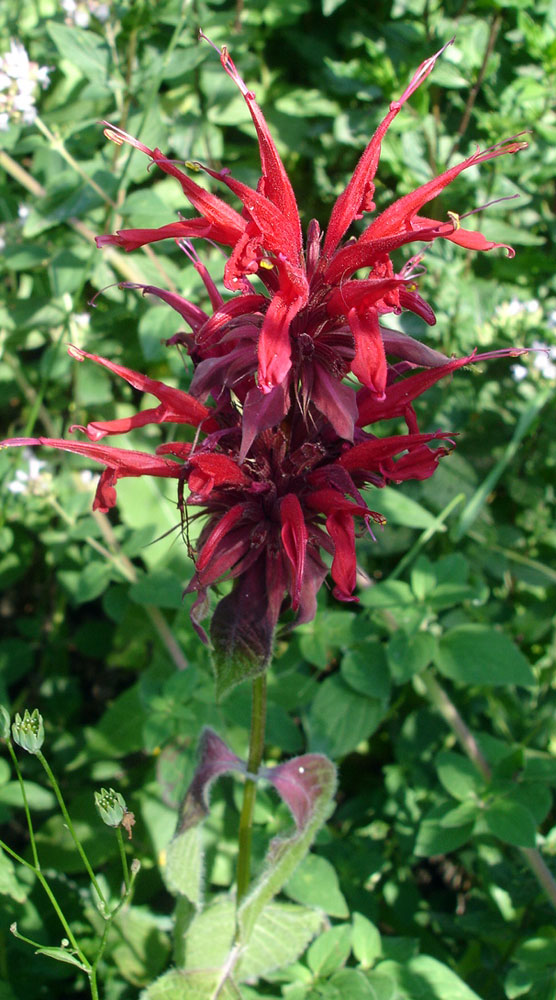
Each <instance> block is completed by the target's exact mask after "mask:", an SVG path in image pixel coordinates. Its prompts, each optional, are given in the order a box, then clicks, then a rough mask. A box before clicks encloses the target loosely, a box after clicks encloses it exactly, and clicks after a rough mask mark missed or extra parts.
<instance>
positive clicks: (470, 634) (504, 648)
mask: <svg viewBox="0 0 556 1000" xmlns="http://www.w3.org/2000/svg"><path fill="white" fill-rule="evenodd" d="M435 662H436V666H437V667H438V669H439V670H440V672H441V673H442V674H444V676H445V677H450V678H451V679H452V680H455V681H461V682H462V683H463V684H480V685H481V686H491V685H499V684H519V685H522V686H523V687H529V686H531V685H533V684H535V675H534V673H533V671H532V669H531V667H530V666H529V663H528V662H527V660H526V659H525V657H524V655H523V653H521V652H520V651H519V649H518V648H517V646H515V645H514V643H513V642H512V641H511V639H509V638H508V636H507V635H506V634H505V633H504V632H498V631H497V630H496V629H494V628H489V626H487V625H458V626H457V627H456V628H453V629H450V631H449V632H446V633H445V634H444V635H443V636H442V637H441V639H440V640H439V642H438V647H437V652H436V656H435Z"/></svg>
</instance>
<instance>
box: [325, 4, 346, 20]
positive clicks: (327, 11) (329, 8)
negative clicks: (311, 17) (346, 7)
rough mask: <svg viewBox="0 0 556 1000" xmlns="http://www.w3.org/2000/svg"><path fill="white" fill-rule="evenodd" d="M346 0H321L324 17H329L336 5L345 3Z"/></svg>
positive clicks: (336, 8)
mask: <svg viewBox="0 0 556 1000" xmlns="http://www.w3.org/2000/svg"><path fill="white" fill-rule="evenodd" d="M345 2H346V0H322V12H323V14H324V16H325V17H330V15H331V14H333V13H334V11H335V10H338V7H341V6H342V5H343V4H345Z"/></svg>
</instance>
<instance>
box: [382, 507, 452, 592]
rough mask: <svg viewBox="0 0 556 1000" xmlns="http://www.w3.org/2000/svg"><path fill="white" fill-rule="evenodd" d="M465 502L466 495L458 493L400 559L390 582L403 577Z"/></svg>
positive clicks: (390, 577)
mask: <svg viewBox="0 0 556 1000" xmlns="http://www.w3.org/2000/svg"><path fill="white" fill-rule="evenodd" d="M463 500H465V493H458V495H457V496H455V497H453V499H452V500H450V502H449V503H448V504H447V505H446V507H445V508H444V510H442V511H441V512H440V514H439V515H438V517H436V518H435V520H434V522H433V524H431V525H430V527H429V528H426V529H425V531H423V532H422V533H421V534H420V535H419V538H418V539H417V540H416V541H415V542H414V543H413V545H412V546H411V548H410V550H409V552H406V554H405V556H404V557H403V559H400V561H399V563H398V565H397V566H396V567H395V569H394V571H393V572H392V573H390V576H389V577H388V579H389V580H397V579H398V577H400V576H401V574H402V573H403V572H404V570H405V569H406V567H407V566H410V565H411V563H412V562H413V560H414V559H415V557H416V556H417V555H418V553H419V552H420V551H421V549H422V548H423V546H424V545H426V544H427V542H428V541H429V540H430V539H431V538H432V536H433V535H435V534H436V532H437V531H438V529H439V528H440V527H442V525H443V524H444V521H445V520H446V518H448V517H449V516H450V514H451V513H452V511H453V510H454V508H455V507H457V506H458V505H459V504H460V503H462V502H463Z"/></svg>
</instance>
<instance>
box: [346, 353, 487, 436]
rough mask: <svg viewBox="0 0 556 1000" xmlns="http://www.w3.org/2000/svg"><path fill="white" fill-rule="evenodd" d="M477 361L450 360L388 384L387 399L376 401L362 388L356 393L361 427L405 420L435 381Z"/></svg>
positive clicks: (468, 358) (470, 358)
mask: <svg viewBox="0 0 556 1000" xmlns="http://www.w3.org/2000/svg"><path fill="white" fill-rule="evenodd" d="M474 360H476V358H475V357H474V355H472V354H470V355H468V357H466V358H454V360H453V361H449V362H448V363H447V364H445V365H439V366H438V367H437V368H433V369H431V370H427V371H424V372H418V374H417V375H410V377H409V378H405V379H402V381H401V382H396V383H394V384H393V385H389V386H388V387H387V388H386V392H385V398H384V399H377V398H376V396H373V395H372V394H371V393H369V391H368V390H366V389H363V390H362V391H361V392H359V393H358V394H357V405H358V409H359V417H358V420H357V423H358V425H359V426H360V427H364V426H366V425H367V424H373V423H375V422H376V421H377V420H389V419H391V418H392V417H403V416H404V415H405V412H406V410H407V408H408V407H409V406H410V405H411V403H412V402H413V401H414V400H415V399H417V397H418V396H421V395H422V394H423V393H424V392H426V390H427V389H428V388H429V386H431V385H434V384H435V382H438V381H439V380H440V379H441V378H444V376H445V375H449V374H450V373H451V372H453V371H456V369H457V368H462V367H463V365H468V364H469V363H470V362H471V361H474Z"/></svg>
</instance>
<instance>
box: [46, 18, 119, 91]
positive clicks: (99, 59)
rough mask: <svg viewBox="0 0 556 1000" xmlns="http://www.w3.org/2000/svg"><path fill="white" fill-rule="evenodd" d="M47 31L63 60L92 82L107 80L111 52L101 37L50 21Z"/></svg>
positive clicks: (81, 29) (92, 32)
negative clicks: (75, 67)
mask: <svg viewBox="0 0 556 1000" xmlns="http://www.w3.org/2000/svg"><path fill="white" fill-rule="evenodd" d="M46 30H47V31H48V34H49V35H50V37H51V39H52V41H53V42H54V44H55V46H56V48H57V49H58V52H59V53H60V55H61V56H62V58H63V59H67V60H68V62H70V63H72V64H73V65H74V66H77V68H78V69H79V70H81V72H82V73H84V74H85V76H87V77H89V79H90V80H99V79H100V80H105V79H106V78H107V75H108V65H109V60H110V50H109V48H108V46H107V44H106V42H104V41H103V39H102V37H101V36H100V35H97V34H96V33H95V32H94V31H86V30H85V29H84V28H77V27H73V26H71V27H70V26H69V25H66V24H57V23H56V22H55V21H48V23H47V25H46Z"/></svg>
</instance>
